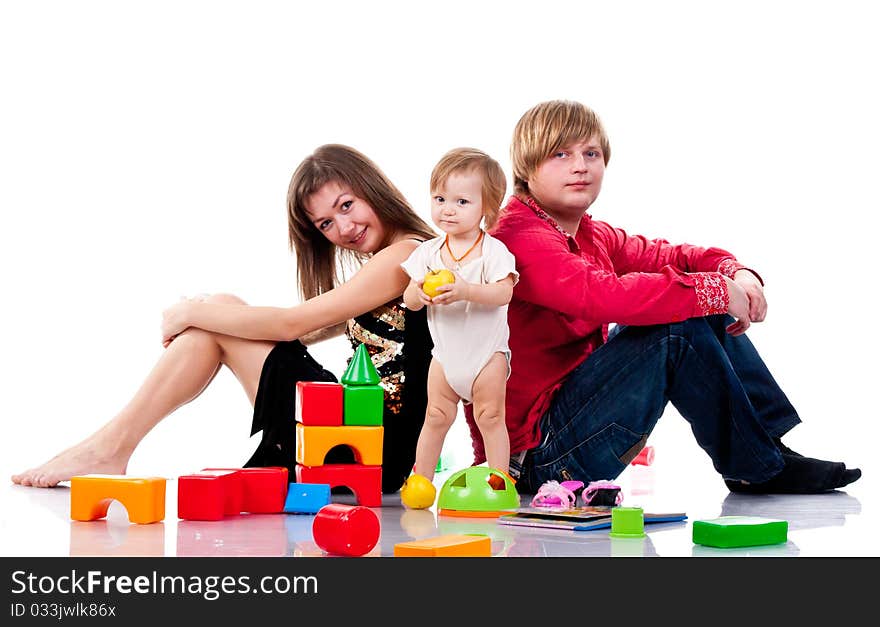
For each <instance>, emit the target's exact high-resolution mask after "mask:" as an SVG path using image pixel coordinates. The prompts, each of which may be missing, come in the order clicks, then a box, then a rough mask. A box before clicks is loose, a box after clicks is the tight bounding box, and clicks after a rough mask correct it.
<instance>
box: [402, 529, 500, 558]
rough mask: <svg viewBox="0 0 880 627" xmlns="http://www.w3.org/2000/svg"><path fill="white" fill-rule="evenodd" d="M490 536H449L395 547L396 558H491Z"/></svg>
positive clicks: (404, 543) (405, 543) (403, 543)
mask: <svg viewBox="0 0 880 627" xmlns="http://www.w3.org/2000/svg"><path fill="white" fill-rule="evenodd" d="M491 556H492V540H491V538H489V536H486V535H480V534H474V535H455V534H452V535H447V536H437V537H435V538H425V539H424V540H415V541H413V542H399V543H398V544H395V545H394V557H491Z"/></svg>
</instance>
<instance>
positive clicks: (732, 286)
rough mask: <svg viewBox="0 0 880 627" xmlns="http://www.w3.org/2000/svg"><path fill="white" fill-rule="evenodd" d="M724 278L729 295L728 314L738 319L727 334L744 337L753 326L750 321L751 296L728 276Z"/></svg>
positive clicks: (728, 328) (728, 329)
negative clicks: (750, 326)
mask: <svg viewBox="0 0 880 627" xmlns="http://www.w3.org/2000/svg"><path fill="white" fill-rule="evenodd" d="M723 278H724V282H725V283H726V284H727V295H728V297H729V304H728V306H727V313H729V314H730V315H731V316H733V317H734V318H736V322H734V323H733V324H730V325H728V327H727V332H728V333H729V334H730V335H742V334H743V333H745V332H746V329H748V328H749V325H750V324H751V320H750V319H749V296H748V294H746V291H745V289H743V288H742V287H741V286H740V285H739V284H738V283H736V282H735V281H732V280H731V279H729V278H727V277H726V276H725V277H723Z"/></svg>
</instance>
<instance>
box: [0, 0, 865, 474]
mask: <svg viewBox="0 0 880 627" xmlns="http://www.w3.org/2000/svg"><path fill="white" fill-rule="evenodd" d="M484 4H485V5H486V6H484ZM608 4H609V3H604V2H602V3H587V2H582V1H577V2H574V1H571V2H551V1H544V2H540V3H538V2H534V1H533V2H519V1H515V2H505V3H503V4H502V3H497V4H496V3H480V2H473V1H470V2H457V1H448V0H447V1H446V2H444V3H432V4H424V5H421V4H418V3H405V2H399V3H397V2H385V3H382V2H341V1H334V2H327V3H322V4H320V5H319V4H318V3H268V2H247V3H245V2H216V1H215V2H199V3H196V2H160V1H154V2H149V3H146V2H145V3H131V2H76V3H70V2H29V3H16V4H14V5H13V4H12V3H4V4H3V5H2V10H0V64H2V66H0V68H2V70H0V84H2V87H0V89H2V96H0V209H2V229H0V267H2V276H3V287H2V299H3V301H2V307H0V324H2V326H0V328H2V331H3V341H2V360H0V369H2V371H0V375H2V376H0V381H2V395H0V412H2V437H0V474H3V473H5V476H8V475H10V474H12V473H14V472H17V471H20V470H23V469H25V468H27V467H30V466H32V465H35V464H37V463H40V462H43V461H45V460H46V459H47V458H48V457H49V456H50V455H52V454H54V453H55V452H57V451H58V450H59V449H61V448H63V447H65V446H67V445H69V444H72V443H74V442H76V441H78V440H80V439H81V438H83V437H84V436H86V435H87V434H89V433H91V432H92V431H94V430H95V429H96V428H97V427H99V426H100V425H101V424H103V422H105V421H106V420H107V419H109V418H110V417H112V416H113V414H114V413H115V412H116V411H117V410H118V409H119V408H120V407H121V406H122V405H123V404H124V403H125V402H126V400H127V399H128V398H129V397H130V396H131V394H132V393H133V392H134V391H135V389H136V387H137V385H138V384H139V383H140V381H141V380H142V378H143V377H144V376H145V375H146V373H147V372H148V370H149V368H150V367H151V366H152V364H153V363H154V361H155V360H156V359H157V358H158V357H159V355H160V354H161V352H162V348H161V345H160V339H161V338H160V335H159V322H160V314H161V311H162V309H163V308H165V307H166V306H168V305H169V304H171V303H173V302H175V301H176V300H177V299H178V298H179V297H180V296H181V295H184V294H189V295H191V294H195V293H200V292H217V291H224V292H231V293H234V294H237V295H239V296H241V297H242V298H244V299H245V300H247V301H248V302H250V303H252V304H266V305H285V306H286V305H292V304H294V303H295V302H296V299H297V297H296V293H297V292H296V285H295V259H294V258H293V257H292V256H291V254H290V253H289V251H288V249H287V226H286V216H285V195H286V190H287V185H288V181H289V178H290V175H291V173H292V172H293V169H294V168H295V167H296V165H297V163H298V162H299V161H300V160H301V159H302V158H304V157H305V156H307V155H308V154H309V153H310V152H311V151H312V150H313V149H314V148H315V147H316V146H318V145H320V144H322V143H328V142H341V143H346V144H349V145H352V146H354V147H356V148H358V149H359V150H361V151H363V152H364V153H365V154H367V155H368V156H370V157H371V158H372V159H374V160H375V161H376V162H377V163H378V164H379V165H380V166H381V167H382V168H383V169H384V170H385V172H386V173H387V174H388V175H389V177H390V178H391V179H392V180H393V181H394V182H395V183H396V184H397V185H398V186H399V187H400V188H401V190H402V191H403V192H404V194H405V195H406V196H407V197H408V198H409V199H410V201H411V202H412V203H413V205H414V206H415V207H416V209H417V210H418V211H419V212H420V214H421V215H422V216H423V217H425V218H426V219H428V218H429V214H428V190H427V181H428V176H429V173H430V170H431V168H432V166H433V165H434V163H435V161H436V160H437V159H438V158H439V157H440V155H442V154H443V152H445V151H446V150H447V149H449V148H452V147H454V146H460V145H471V146H476V147H479V148H482V149H483V150H486V151H488V152H489V153H491V154H492V155H494V156H495V157H496V158H497V159H498V160H499V161H501V163H502V164H503V165H505V168H506V170H507V172H508V173H509V171H510V170H509V159H508V147H509V140H510V136H511V132H512V130H513V126H514V124H515V123H516V121H517V119H518V118H519V117H520V115H521V114H522V113H523V112H524V111H525V110H526V109H528V108H529V107H531V106H532V105H534V104H536V103H538V102H540V101H542V100H548V99H555V98H566V99H574V100H579V101H582V102H584V103H586V104H588V105H589V106H591V107H593V108H594V109H595V110H596V111H597V112H598V113H599V114H600V116H601V117H602V118H603V120H604V123H605V126H606V129H607V132H608V134H609V135H610V138H611V143H612V159H611V163H610V166H609V169H608V171H607V174H606V179H605V184H604V190H603V192H602V195H601V197H600V198H599V200H598V202H597V203H596V204H595V205H594V206H593V211H592V213H593V215H594V216H595V217H596V218H598V219H602V220H607V221H609V222H611V223H612V224H615V225H618V226H621V227H623V228H625V229H627V230H628V231H629V232H632V233H642V234H645V235H648V236H653V237H657V236H662V237H665V238H666V239H669V240H672V241H675V242H681V241H687V242H691V243H696V244H702V245H717V246H720V247H723V248H726V249H728V250H731V251H733V252H734V253H735V254H736V255H737V256H738V257H739V258H740V259H741V260H742V261H743V262H744V263H746V264H748V265H751V266H753V267H755V268H756V269H758V270H759V271H760V272H761V274H762V275H763V277H764V278H765V280H766V283H767V288H766V294H767V297H768V300H769V303H770V309H769V317H768V319H767V321H766V322H765V323H763V324H761V325H756V326H754V327H753V331H751V332H750V336H751V337H752V339H753V341H754V342H755V343H756V344H757V346H758V348H759V350H760V351H761V353H762V355H763V356H764V357H765V360H766V361H767V363H768V364H769V366H770V367H771V369H772V371H773V372H774V373H775V375H776V377H777V379H778V381H779V382H780V383H781V385H782V386H783V389H784V390H786V392H787V393H788V395H789V397H790V398H791V399H792V401H793V402H794V404H795V406H796V407H797V408H798V409H799V411H800V413H801V415H802V417H803V419H804V420H805V423H806V424H805V425H802V426H800V427H798V428H797V429H795V430H794V431H793V432H792V434H791V436H790V438H789V443H790V444H791V445H792V446H794V447H795V448H798V449H799V450H801V451H802V452H804V453H807V454H810V455H814V456H822V457H826V458H831V459H843V460H845V461H847V462H848V463H849V464H850V465H861V466H862V468H863V469H865V470H866V471H867V469H868V468H870V467H871V465H872V464H875V466H874V467H875V468H876V462H874V460H873V457H874V450H875V448H876V446H877V441H878V437H877V436H878V433H880V431H878V426H877V419H878V409H877V387H878V384H877V366H876V359H877V354H878V349H880V346H878V340H877V332H876V324H875V320H874V315H875V312H876V308H877V304H878V298H877V290H878V287H877V278H876V277H877V272H876V267H877V259H878V245H877V231H876V225H877V218H876V214H877V210H878V193H877V191H876V180H877V171H878V165H880V158H878V145H880V123H878V111H880V97H878V93H877V61H878V58H880V54H878V53H880V45H878V39H877V36H876V34H877V31H878V22H877V20H876V19H875V17H874V16H873V15H872V14H870V13H869V10H868V8H867V7H869V6H870V3H867V2H866V3H856V2H837V3H834V5H833V9H832V8H830V6H831V5H830V4H829V5H827V6H825V5H823V4H814V3H805V2H790V3H789V2H774V3H768V2H748V1H741V2H737V3H735V4H728V5H724V6H723V8H722V7H721V6H720V5H716V4H715V3H704V2H688V3H684V2H663V3H632V2H630V3H617V4H616V5H615V7H609V6H606V5H608ZM422 7H424V8H422ZM315 354H316V356H317V357H318V358H319V359H320V360H322V361H323V362H324V364H325V366H327V367H328V368H330V369H331V370H333V371H334V372H336V373H337V374H341V370H342V367H343V364H344V359H345V357H346V355H347V346H346V342H345V341H344V340H342V339H340V340H334V341H331V342H327V343H324V344H322V345H319V346H318V347H317V348H316V350H315ZM250 412H251V408H250V405H249V404H248V402H247V399H246V397H245V396H244V394H243V393H242V392H241V390H240V388H239V386H238V383H237V382H236V380H235V379H234V377H233V376H232V375H231V374H230V373H229V372H227V371H223V372H221V373H220V375H219V376H218V377H217V379H216V380H215V382H214V384H213V385H212V386H211V388H210V389H208V390H207V392H205V394H204V395H203V396H202V397H201V398H200V399H198V400H197V401H196V402H195V403H193V404H191V405H189V406H187V407H185V408H183V409H181V410H180V411H178V412H177V413H176V414H175V415H173V416H172V417H171V418H169V419H168V420H166V421H165V422H163V423H162V424H160V425H159V426H158V427H157V428H156V429H155V430H154V431H153V432H151V433H150V434H149V435H148V437H147V438H146V439H145V440H144V442H143V443H142V445H141V447H140V448H139V449H138V450H137V451H136V453H135V455H134V457H133V458H132V460H131V463H130V466H129V472H130V473H132V474H148V475H156V474H158V475H164V476H168V477H173V476H177V475H178V474H182V473H184V472H189V471H192V470H196V469H199V468H202V467H205V466H208V465H214V466H226V465H240V464H241V463H243V462H244V461H245V459H246V458H247V457H248V456H249V455H250V453H251V451H252V450H253V448H254V446H255V445H256V442H257V440H256V438H254V439H252V440H248V433H249V427H250V421H251V415H250ZM462 433H463V432H461V431H460V430H459V431H457V434H458V435H457V436H456V434H455V433H454V434H453V436H456V437H453V438H452V439H451V442H452V444H453V445H454V446H453V447H452V449H453V450H452V451H451V453H450V455H451V456H452V457H453V458H454V460H455V461H454V463H456V464H458V465H462V466H463V465H466V464H468V463H470V452H469V445H468V443H467V441H466V440H464V439H462V438H461V435H462ZM651 441H652V442H653V443H654V445H655V447H656V448H657V454H658V459H659V457H660V456H662V457H663V459H666V460H671V459H680V460H681V462H680V463H681V464H685V463H687V464H690V466H688V467H687V470H686V472H693V473H701V474H704V473H707V472H710V473H711V472H712V469H711V465H710V463H709V460H708V458H707V457H705V456H704V455H702V453H701V452H700V451H699V449H697V447H696V444H695V443H694V442H693V439H692V438H691V437H690V435H689V431H688V428H687V425H686V424H684V422H683V421H682V420H681V419H680V418H679V417H678V416H677V415H676V414H675V412H674V411H673V410H671V409H670V411H669V412H668V415H667V416H665V417H664V419H663V420H661V422H660V425H659V427H658V429H657V430H656V431H655V434H654V435H652V440H651Z"/></svg>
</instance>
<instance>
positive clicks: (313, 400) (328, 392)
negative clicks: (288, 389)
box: [294, 381, 343, 427]
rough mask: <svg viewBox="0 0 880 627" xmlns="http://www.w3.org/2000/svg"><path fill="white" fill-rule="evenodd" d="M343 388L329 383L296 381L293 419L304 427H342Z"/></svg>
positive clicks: (337, 384)
mask: <svg viewBox="0 0 880 627" xmlns="http://www.w3.org/2000/svg"><path fill="white" fill-rule="evenodd" d="M342 401H343V387H342V385H341V384H339V383H333V382H330V381H297V382H296V405H295V406H296V409H295V410H294V417H295V418H296V421H297V422H301V423H303V424H304V425H321V426H325V427H341V426H342Z"/></svg>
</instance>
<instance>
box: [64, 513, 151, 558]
mask: <svg viewBox="0 0 880 627" xmlns="http://www.w3.org/2000/svg"><path fill="white" fill-rule="evenodd" d="M111 507H112V506H111ZM115 518H116V517H115V516H113V514H112V512H111V515H110V516H108V517H107V519H105V520H98V521H93V522H80V521H75V520H74V521H71V522H70V553H69V554H70V557H87V556H95V557H163V556H164V555H165V524H164V523H161V522H158V523H155V524H152V525H131V524H129V523H128V521H120V520H114V519H115Z"/></svg>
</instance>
